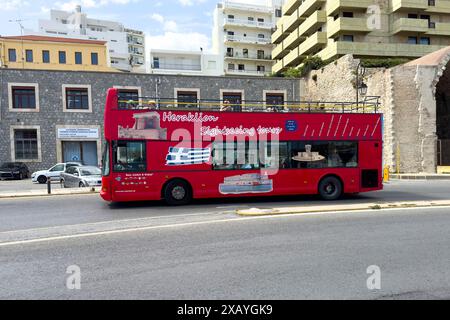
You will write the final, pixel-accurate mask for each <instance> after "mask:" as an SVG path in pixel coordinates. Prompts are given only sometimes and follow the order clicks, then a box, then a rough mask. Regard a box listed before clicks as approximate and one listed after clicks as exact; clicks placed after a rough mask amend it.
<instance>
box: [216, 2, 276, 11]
mask: <svg viewBox="0 0 450 320" xmlns="http://www.w3.org/2000/svg"><path fill="white" fill-rule="evenodd" d="M223 4H224V6H223V9H224V11H228V10H234V11H242V12H245V13H248V12H249V11H252V12H260V13H266V14H272V7H269V6H264V5H263V6H261V5H253V4H251V5H250V4H245V3H238V2H235V1H227V0H225V1H224V3H223Z"/></svg>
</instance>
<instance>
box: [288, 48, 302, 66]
mask: <svg viewBox="0 0 450 320" xmlns="http://www.w3.org/2000/svg"><path fill="white" fill-rule="evenodd" d="M304 58H305V57H303V56H301V55H300V51H299V47H297V48H295V49H294V50H292V51H291V52H290V53H289V54H288V55H287V56H286V57H284V59H283V67H284V68H289V67H296V66H297V65H298V64H299V63H300V61H302V60H303V59H304Z"/></svg>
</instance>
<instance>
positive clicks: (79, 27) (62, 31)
mask: <svg viewBox="0 0 450 320" xmlns="http://www.w3.org/2000/svg"><path fill="white" fill-rule="evenodd" d="M30 32H33V31H31V30H27V33H30ZM34 33H35V34H38V35H46V36H56V37H69V38H79V39H85V40H100V41H106V42H107V46H108V54H109V59H110V63H111V66H112V67H113V68H115V69H117V70H120V71H124V72H145V71H146V65H145V34H144V33H143V32H142V31H139V30H133V29H129V28H125V27H124V26H123V24H121V23H119V22H115V21H107V20H98V19H91V18H88V17H87V14H86V13H84V12H82V10H81V6H77V8H76V9H75V11H74V12H67V11H61V10H51V11H50V19H49V20H39V30H38V32H37V33H36V32H34Z"/></svg>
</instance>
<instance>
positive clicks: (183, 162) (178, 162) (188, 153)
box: [166, 147, 211, 166]
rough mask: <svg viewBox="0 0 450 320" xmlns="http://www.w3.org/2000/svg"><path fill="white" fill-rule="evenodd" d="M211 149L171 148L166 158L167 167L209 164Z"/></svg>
mask: <svg viewBox="0 0 450 320" xmlns="http://www.w3.org/2000/svg"><path fill="white" fill-rule="evenodd" d="M210 157H211V149H209V148H204V149H202V148H173V147H172V148H170V149H169V154H168V155H167V157H166V161H167V162H166V165H167V166H188V165H195V164H204V163H207V162H209V159H210Z"/></svg>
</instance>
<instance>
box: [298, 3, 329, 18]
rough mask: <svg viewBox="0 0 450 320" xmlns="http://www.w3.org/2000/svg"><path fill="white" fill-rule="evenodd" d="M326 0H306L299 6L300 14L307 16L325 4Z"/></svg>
mask: <svg viewBox="0 0 450 320" xmlns="http://www.w3.org/2000/svg"><path fill="white" fill-rule="evenodd" d="M325 2H326V0H306V1H305V2H303V3H302V4H301V5H300V7H299V8H298V16H299V17H301V18H307V17H309V16H310V15H311V14H312V13H314V12H315V11H316V10H318V9H319V8H320V7H322V6H323V5H324V4H325Z"/></svg>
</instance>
